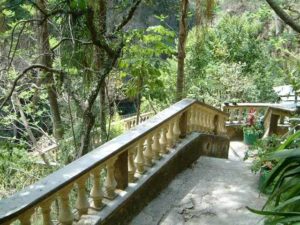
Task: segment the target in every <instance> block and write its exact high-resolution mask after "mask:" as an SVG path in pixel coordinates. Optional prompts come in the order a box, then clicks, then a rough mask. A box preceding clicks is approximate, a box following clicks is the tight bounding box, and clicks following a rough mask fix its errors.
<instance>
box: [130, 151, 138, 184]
mask: <svg viewBox="0 0 300 225" xmlns="http://www.w3.org/2000/svg"><path fill="white" fill-rule="evenodd" d="M135 153H136V147H132V148H130V149H129V150H128V182H130V183H133V182H134V181H135V180H136V179H135V177H134V174H135V171H136V167H135V164H134V155H135Z"/></svg>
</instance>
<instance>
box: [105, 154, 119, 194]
mask: <svg viewBox="0 0 300 225" xmlns="http://www.w3.org/2000/svg"><path fill="white" fill-rule="evenodd" d="M116 160H117V158H112V159H109V160H108V161H107V162H106V170H107V171H106V179H105V182H104V187H105V192H104V193H105V195H104V196H105V198H108V199H114V198H115V197H116V193H115V190H116V187H117V181H116V179H115V168H114V165H115V162H116Z"/></svg>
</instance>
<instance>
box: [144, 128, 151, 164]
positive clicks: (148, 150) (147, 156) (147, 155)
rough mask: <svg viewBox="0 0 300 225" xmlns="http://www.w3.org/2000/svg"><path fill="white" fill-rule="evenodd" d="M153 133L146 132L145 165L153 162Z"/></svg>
mask: <svg viewBox="0 0 300 225" xmlns="http://www.w3.org/2000/svg"><path fill="white" fill-rule="evenodd" d="M152 138H153V134H151V133H150V134H148V135H147V138H146V150H145V151H144V156H145V165H146V166H152V165H153V162H152V159H153V152H152V143H153V139H152Z"/></svg>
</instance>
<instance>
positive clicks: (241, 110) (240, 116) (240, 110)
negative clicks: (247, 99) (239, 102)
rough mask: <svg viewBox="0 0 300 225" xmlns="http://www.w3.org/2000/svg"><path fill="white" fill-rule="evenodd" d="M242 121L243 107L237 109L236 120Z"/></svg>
mask: <svg viewBox="0 0 300 225" xmlns="http://www.w3.org/2000/svg"><path fill="white" fill-rule="evenodd" d="M242 121H243V108H240V109H239V117H238V122H239V123H242Z"/></svg>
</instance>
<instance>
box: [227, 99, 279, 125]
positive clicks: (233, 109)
mask: <svg viewBox="0 0 300 225" xmlns="http://www.w3.org/2000/svg"><path fill="white" fill-rule="evenodd" d="M277 106H279V104H272V103H237V104H234V105H223V107H222V108H223V111H224V112H227V113H228V114H229V120H228V121H227V123H228V124H239V125H244V124H246V122H247V116H248V113H249V111H250V109H255V111H256V112H257V114H265V112H266V110H267V109H268V108H269V107H277Z"/></svg>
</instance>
